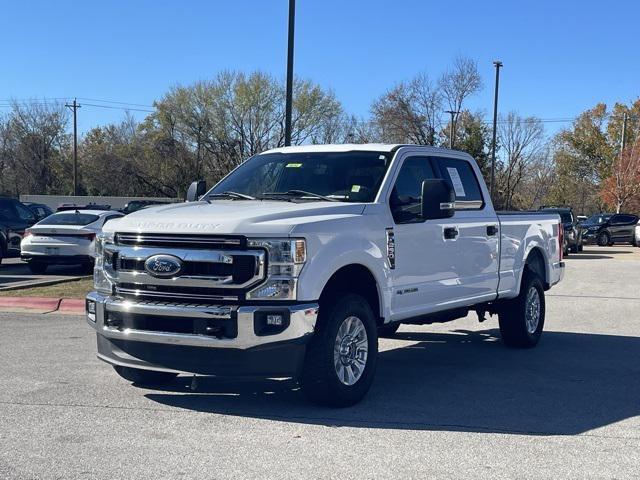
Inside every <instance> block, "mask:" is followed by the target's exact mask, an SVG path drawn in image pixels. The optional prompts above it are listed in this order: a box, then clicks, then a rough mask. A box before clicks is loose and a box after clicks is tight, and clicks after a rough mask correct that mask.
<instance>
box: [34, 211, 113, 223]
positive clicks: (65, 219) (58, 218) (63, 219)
mask: <svg viewBox="0 0 640 480" xmlns="http://www.w3.org/2000/svg"><path fill="white" fill-rule="evenodd" d="M98 218H100V217H98V215H91V214H89V213H56V214H54V215H51V216H49V217H47V218H45V219H44V220H43V221H42V222H40V225H89V224H90V223H93V222H95V221H96V220H98Z"/></svg>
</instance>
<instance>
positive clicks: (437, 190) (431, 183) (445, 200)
mask: <svg viewBox="0 0 640 480" xmlns="http://www.w3.org/2000/svg"><path fill="white" fill-rule="evenodd" d="M455 211H456V195H455V192H454V191H453V188H452V187H451V185H449V183H448V182H447V181H446V180H443V179H442V178H435V179H427V180H424V181H423V182H422V218H423V219H424V220H435V219H438V218H450V217H453V214H454V213H455Z"/></svg>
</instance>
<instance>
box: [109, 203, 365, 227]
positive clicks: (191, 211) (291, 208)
mask: <svg viewBox="0 0 640 480" xmlns="http://www.w3.org/2000/svg"><path fill="white" fill-rule="evenodd" d="M364 207H365V204H362V203H338V202H315V201H314V202H300V203H293V202H285V201H270V200H258V201H255V200H213V201H211V203H209V202H189V203H178V204H175V203H174V204H168V205H161V206H157V207H151V208H145V209H143V210H139V211H137V212H134V213H131V214H129V215H127V216H125V217H122V218H119V219H117V220H112V221H110V222H108V223H107V224H106V225H105V226H104V231H105V232H144V233H167V232H171V233H186V234H193V233H200V234H204V233H211V234H214V235H225V234H229V235H231V234H238V235H247V236H267V235H274V236H287V235H289V234H290V233H291V231H292V230H293V228H295V227H299V226H301V225H304V224H308V223H316V222H326V221H330V220H336V219H339V218H345V217H349V216H358V215H361V214H362V212H363V211H364Z"/></svg>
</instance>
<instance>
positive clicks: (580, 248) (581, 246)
mask: <svg viewBox="0 0 640 480" xmlns="http://www.w3.org/2000/svg"><path fill="white" fill-rule="evenodd" d="M583 250H584V245H582V244H580V246H579V247H578V251H579V252H581V251H583Z"/></svg>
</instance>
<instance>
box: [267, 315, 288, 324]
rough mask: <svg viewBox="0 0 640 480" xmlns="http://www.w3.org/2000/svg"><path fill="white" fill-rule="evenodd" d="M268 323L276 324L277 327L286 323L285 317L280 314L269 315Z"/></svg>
mask: <svg viewBox="0 0 640 480" xmlns="http://www.w3.org/2000/svg"><path fill="white" fill-rule="evenodd" d="M267 325H274V326H276V327H281V326H282V325H284V317H283V316H282V315H280V314H277V315H267Z"/></svg>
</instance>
